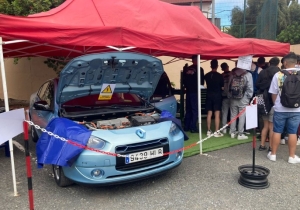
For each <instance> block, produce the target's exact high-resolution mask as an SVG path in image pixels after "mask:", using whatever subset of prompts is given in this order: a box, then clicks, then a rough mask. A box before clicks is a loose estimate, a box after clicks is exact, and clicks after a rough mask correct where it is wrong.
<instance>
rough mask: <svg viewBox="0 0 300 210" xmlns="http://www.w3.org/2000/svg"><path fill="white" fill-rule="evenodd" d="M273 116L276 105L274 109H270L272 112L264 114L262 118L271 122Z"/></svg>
mask: <svg viewBox="0 0 300 210" xmlns="http://www.w3.org/2000/svg"><path fill="white" fill-rule="evenodd" d="M273 117H274V107H272V109H271V110H270V112H269V113H268V114H267V115H263V116H262V119H263V120H264V121H269V122H271V123H272V122H273Z"/></svg>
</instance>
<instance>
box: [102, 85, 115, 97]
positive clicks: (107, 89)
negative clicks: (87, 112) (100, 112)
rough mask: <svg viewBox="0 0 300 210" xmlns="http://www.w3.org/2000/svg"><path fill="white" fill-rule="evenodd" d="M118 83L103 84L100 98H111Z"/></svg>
mask: <svg viewBox="0 0 300 210" xmlns="http://www.w3.org/2000/svg"><path fill="white" fill-rule="evenodd" d="M115 87H116V84H103V85H102V88H101V91H100V94H99V97H98V100H111V98H112V95H113V93H114V90H115Z"/></svg>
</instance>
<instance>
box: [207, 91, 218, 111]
mask: <svg viewBox="0 0 300 210" xmlns="http://www.w3.org/2000/svg"><path fill="white" fill-rule="evenodd" d="M205 107H206V110H207V111H221V109H222V95H221V94H220V95H215V94H207V96H206V104H205Z"/></svg>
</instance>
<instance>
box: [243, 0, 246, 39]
mask: <svg viewBox="0 0 300 210" xmlns="http://www.w3.org/2000/svg"><path fill="white" fill-rule="evenodd" d="M245 34H246V0H244V20H243V38H245Z"/></svg>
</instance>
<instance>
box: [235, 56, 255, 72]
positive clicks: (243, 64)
mask: <svg viewBox="0 0 300 210" xmlns="http://www.w3.org/2000/svg"><path fill="white" fill-rule="evenodd" d="M252 58H253V56H252V55H247V56H240V57H239V58H238V62H237V67H238V68H241V69H246V70H251V65H252Z"/></svg>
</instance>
